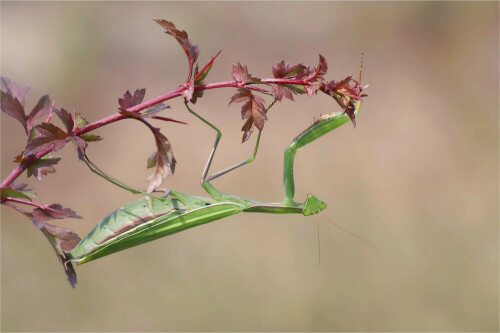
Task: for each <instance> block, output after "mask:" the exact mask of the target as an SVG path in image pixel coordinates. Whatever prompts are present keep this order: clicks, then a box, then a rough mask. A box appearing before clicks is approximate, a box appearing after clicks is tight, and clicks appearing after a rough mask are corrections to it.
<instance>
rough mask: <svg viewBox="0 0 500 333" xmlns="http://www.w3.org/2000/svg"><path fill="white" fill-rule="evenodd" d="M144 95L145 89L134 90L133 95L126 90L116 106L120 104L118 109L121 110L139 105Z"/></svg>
mask: <svg viewBox="0 0 500 333" xmlns="http://www.w3.org/2000/svg"><path fill="white" fill-rule="evenodd" d="M145 95H146V89H144V88H143V89H136V90H135V91H134V95H132V94H131V93H130V91H128V90H127V92H126V93H125V94H123V98H120V99H118V104H120V108H121V109H122V110H125V109H128V108H130V107H132V106H135V105H137V104H140V103H141V102H142V100H143V99H144V96H145Z"/></svg>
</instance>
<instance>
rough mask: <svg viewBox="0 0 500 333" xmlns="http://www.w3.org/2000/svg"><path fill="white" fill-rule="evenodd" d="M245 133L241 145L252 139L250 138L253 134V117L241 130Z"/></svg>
mask: <svg viewBox="0 0 500 333" xmlns="http://www.w3.org/2000/svg"><path fill="white" fill-rule="evenodd" d="M241 130H242V131H243V137H242V138H241V143H243V142H245V141H247V140H248V139H250V136H251V135H252V133H253V117H250V118H248V119H247V121H245V124H243V127H242V128H241Z"/></svg>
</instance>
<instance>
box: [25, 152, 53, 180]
mask: <svg viewBox="0 0 500 333" xmlns="http://www.w3.org/2000/svg"><path fill="white" fill-rule="evenodd" d="M60 159H61V157H46V156H44V157H42V158H40V159H38V160H36V161H35V162H34V163H33V164H31V165H30V166H29V167H28V170H27V172H28V177H31V176H32V175H33V176H35V178H36V179H38V180H42V177H43V176H46V175H47V174H49V173H54V172H56V169H55V168H54V167H53V165H55V164H57V163H58V162H59V160H60Z"/></svg>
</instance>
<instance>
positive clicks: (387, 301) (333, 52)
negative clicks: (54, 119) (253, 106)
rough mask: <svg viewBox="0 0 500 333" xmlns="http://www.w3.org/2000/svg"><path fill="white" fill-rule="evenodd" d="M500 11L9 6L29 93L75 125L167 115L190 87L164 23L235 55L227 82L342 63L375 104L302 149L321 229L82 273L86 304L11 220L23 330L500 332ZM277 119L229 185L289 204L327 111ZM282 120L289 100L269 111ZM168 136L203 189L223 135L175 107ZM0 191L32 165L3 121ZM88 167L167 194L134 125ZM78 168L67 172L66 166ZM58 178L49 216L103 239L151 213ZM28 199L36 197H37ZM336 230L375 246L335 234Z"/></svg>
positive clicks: (232, 118) (9, 261) (63, 174)
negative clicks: (304, 135) (175, 95)
mask: <svg viewBox="0 0 500 333" xmlns="http://www.w3.org/2000/svg"><path fill="white" fill-rule="evenodd" d="M498 6H499V5H498V3H497V2H488V3H468V2H453V3H449V2H446V3H445V2H423V3H409V2H404V3H403V2H401V3H396V2H391V3H387V2H370V3H362V2H355V3H343V2H321V3H319V2H315V3H301V2H276V3H266V2H258V3H253V2H252V3H247V2H234V3H232V2H188V3H176V2H165V3H162V2H152V3H149V2H144V3H136V2H89V3H81V2H50V3H30V2H19V3H17V2H3V3H2V6H1V71H2V75H3V76H6V77H8V78H10V79H13V80H15V81H17V82H19V83H20V84H22V85H30V86H31V90H30V92H29V96H28V97H29V98H28V100H27V106H28V109H31V108H32V106H33V105H34V104H35V103H36V101H37V100H38V98H39V97H40V96H41V95H43V94H45V93H49V94H50V97H51V98H55V99H56V101H57V106H59V107H64V108H66V109H68V110H73V108H74V109H75V110H76V111H77V112H81V113H82V114H83V115H84V116H86V118H87V119H88V120H89V121H95V120H98V119H100V118H103V117H105V116H107V115H109V114H112V113H114V112H116V111H117V107H118V103H117V100H118V98H119V97H121V96H122V95H123V93H124V92H125V91H126V90H127V89H130V90H133V89H136V88H147V90H146V99H148V98H152V97H154V96H157V95H159V94H161V93H164V92H167V91H170V90H172V89H175V88H176V87H177V86H178V85H179V84H181V83H182V82H183V80H184V79H185V77H186V68H187V65H186V59H185V55H184V52H183V51H182V49H181V48H180V47H179V45H178V44H177V42H176V41H175V40H174V39H173V38H172V37H170V36H168V35H165V34H164V33H163V29H162V28H161V27H160V26H158V25H157V24H156V23H154V22H153V21H152V19H153V18H165V19H167V20H171V21H173V22H174V23H175V24H176V25H177V27H179V28H180V29H184V30H186V31H187V32H188V33H189V36H190V38H191V40H192V41H193V43H194V44H196V45H198V46H199V48H200V51H201V53H200V58H199V61H200V64H201V65H203V64H204V63H205V62H206V61H208V60H209V59H210V58H211V57H212V56H213V55H215V54H216V53H217V52H218V51H219V50H221V49H222V54H221V55H220V56H219V58H218V59H217V60H216V62H215V64H214V66H213V68H212V71H211V73H210V75H209V76H208V78H207V82H215V81H221V80H230V79H231V76H230V71H231V64H233V63H236V62H237V61H240V62H241V63H242V64H245V65H247V66H248V69H249V72H250V73H252V74H254V75H256V76H260V77H269V76H271V75H272V72H271V68H272V66H273V65H274V64H276V62H278V61H280V60H282V59H284V60H285V61H287V62H290V63H297V62H302V63H304V64H307V65H316V64H317V61H318V54H322V55H323V56H325V57H326V59H327V61H328V65H329V72H328V74H327V79H329V80H331V79H336V80H338V79H342V78H344V77H345V76H347V75H353V76H354V77H357V75H358V73H359V67H360V58H361V53H362V52H364V54H365V66H364V73H363V81H364V82H363V83H369V84H370V87H369V89H368V90H367V93H368V94H369V97H368V98H366V100H365V103H364V104H363V108H362V110H361V112H360V114H359V115H358V117H357V126H356V128H355V129H353V126H352V124H347V125H345V126H343V127H342V128H339V129H338V130H336V131H334V132H332V133H330V134H329V135H327V136H325V137H323V138H322V139H321V140H318V141H316V142H314V143H313V144H311V145H309V146H307V147H305V148H303V149H301V150H300V151H299V152H298V154H297V159H296V189H297V195H296V198H297V200H303V199H304V198H305V196H306V195H307V193H314V194H315V195H317V196H319V197H320V198H322V199H324V200H325V201H326V202H327V203H328V209H327V210H325V211H323V212H322V213H321V214H319V215H318V222H319V232H320V239H321V242H320V244H321V262H320V265H319V268H318V241H317V229H316V220H315V218H314V217H309V218H305V217H303V216H301V215H283V216H278V215H268V214H240V215H237V216H234V217H230V218H227V219H224V220H221V221H217V222H214V223H210V224H207V225H204V226H201V227H198V228H194V229H191V230H189V231H186V232H182V233H179V234H176V235H173V236H171V237H167V238H163V239H161V240H158V241H155V242H151V243H148V244H145V245H143V246H140V247H137V248H134V249H131V250H127V251H123V252H121V253H117V254H114V255H112V256H108V257H105V258H103V259H100V260H98V261H95V262H92V263H89V264H87V265H83V266H81V267H78V268H77V272H78V278H79V283H78V285H77V288H76V289H75V290H72V289H71V287H70V286H69V285H68V283H67V282H66V278H65V276H64V273H63V271H62V269H61V267H60V264H59V262H58V261H57V259H56V257H55V256H54V254H53V251H52V249H51V248H50V245H49V243H48V242H47V241H46V239H45V238H44V237H43V236H42V234H41V233H40V232H39V231H38V230H36V228H34V226H33V225H32V224H31V223H30V222H29V221H28V220H26V219H25V218H24V217H23V216H21V215H20V214H18V213H16V212H15V211H13V210H11V209H8V208H4V207H2V223H1V259H2V260H1V330H2V331H199V330H202V331H497V330H498V329H499V324H498V323H499V318H498V312H499V307H498V296H499V295H498V293H499V288H498V279H499V257H498V250H499V247H498V245H499V228H498V217H499V210H498V202H499V196H498V180H499V179H498V159H499V156H498V154H499V151H498V148H499V147H498V139H499V138H498V121H499V119H498V106H499V105H498V89H499V86H498V72H499V68H498V57H499V54H498V38H499V35H498V24H499V22H498V21H499V20H498V19H499V17H498V15H499V14H498V12H499V11H498V10H499V8H498ZM234 92H235V91H234V89H229V88H224V89H218V90H213V91H207V92H206V93H205V96H204V97H203V98H202V99H201V100H199V102H198V103H197V104H196V110H197V111H199V112H200V113H201V114H202V115H203V116H205V117H207V118H208V119H209V120H210V121H212V122H213V123H214V124H216V125H217V126H219V127H220V128H221V130H222V131H223V133H224V136H223V139H222V141H221V144H220V149H219V150H218V152H217V155H216V158H215V162H214V164H213V170H214V171H215V170H218V169H221V168H224V167H227V166H228V165H231V164H234V163H236V162H238V161H240V160H242V159H244V158H246V157H248V156H249V155H250V154H251V152H252V151H253V143H254V141H253V140H255V137H256V136H255V135H254V136H253V137H252V139H251V140H250V141H249V142H247V143H245V144H243V145H242V144H241V143H240V142H241V132H240V128H241V126H242V125H243V122H242V121H241V118H240V106H232V107H229V108H228V107H227V103H228V101H229V98H230V96H231V95H232V94H233V93H234ZM295 100H296V102H295V103H292V102H289V101H283V102H282V103H281V104H278V105H276V106H275V107H274V108H273V109H272V110H271V111H270V113H269V121H268V122H267V123H266V125H265V128H264V132H263V136H262V142H261V149H260V151H259V155H258V156H257V159H256V160H255V161H254V162H253V163H252V164H251V165H249V166H246V167H244V168H242V169H239V170H238V171H235V172H233V173H230V174H228V175H226V176H224V177H222V178H220V179H218V180H217V181H215V182H214V185H215V186H217V187H218V188H219V189H220V190H221V191H223V192H226V193H231V194H237V195H241V196H243V197H249V198H254V199H258V200H263V201H280V200H281V199H282V198H283V196H284V193H283V187H282V165H283V161H282V159H283V152H284V149H285V148H286V147H287V145H288V144H289V143H290V141H291V139H292V138H294V137H295V136H296V135H297V134H298V133H299V132H301V131H302V130H303V129H304V128H305V127H307V126H309V125H310V124H311V123H312V121H313V120H314V119H315V118H317V117H318V116H319V115H320V114H325V113H329V112H332V111H338V110H339V108H338V106H337V104H336V103H335V102H334V101H333V100H332V99H331V98H328V97H327V96H326V95H323V94H321V95H317V96H314V97H312V98H308V97H307V96H296V98H295ZM267 102H268V103H269V102H270V99H269V98H267ZM169 104H170V105H171V110H167V111H166V112H165V113H164V115H165V116H167V117H173V118H175V119H179V120H183V121H186V122H188V123H189V125H179V124H173V123H161V124H160V123H158V124H157V125H158V126H160V125H161V127H162V131H163V133H164V134H165V135H166V136H167V137H168V138H169V139H170V140H171V142H172V145H173V149H174V152H175V156H176V158H177V160H178V165H177V169H176V173H175V176H173V177H170V178H169V179H168V180H167V181H166V183H165V187H169V188H173V189H177V190H180V191H183V192H186V193H189V194H196V195H205V194H204V192H203V190H202V189H201V187H200V186H199V179H200V175H201V171H202V168H203V166H204V164H205V161H206V158H207V156H208V153H209V150H210V148H211V145H212V142H213V138H214V133H213V131H211V130H210V129H209V128H207V127H206V126H204V125H203V124H201V123H200V122H199V121H197V120H196V119H195V118H193V117H192V116H191V115H190V114H188V113H187V111H186V110H185V108H184V107H183V103H182V101H181V99H175V100H172V101H170V103H169ZM1 120H2V121H1V139H2V143H1V151H2V154H1V156H2V162H1V168H2V169H1V171H2V172H1V175H2V179H3V178H5V177H6V176H7V175H8V174H9V173H10V171H11V170H12V169H13V168H14V166H15V164H14V163H13V162H12V160H13V157H14V156H15V155H17V154H19V153H20V152H21V151H22V149H23V148H24V145H25V137H24V134H23V133H24V131H23V130H22V127H21V126H20V125H19V123H17V122H16V121H15V120H14V119H12V118H10V117H7V116H5V115H4V114H2V118H1ZM96 134H99V135H101V136H103V137H104V141H102V142H98V143H92V144H90V148H89V150H88V153H89V155H90V156H91V158H93V160H94V162H96V163H97V164H98V165H99V166H101V167H102V168H103V169H104V170H105V171H107V172H109V173H110V174H112V175H114V176H115V177H117V178H119V179H122V180H125V181H127V182H129V183H132V184H134V185H136V186H139V187H142V188H146V186H147V183H146V182H145V178H146V175H147V172H146V168H145V166H146V159H147V157H148V156H149V154H150V153H151V152H152V151H153V150H154V140H153V138H152V136H151V135H150V133H149V132H148V130H147V129H146V128H145V127H144V126H142V125H141V124H139V123H137V122H133V121H123V122H119V123H116V124H113V125H111V126H107V127H105V128H102V129H99V130H97V131H96ZM58 153H59V152H58ZM58 155H60V156H63V157H64V158H63V159H62V161H61V162H60V163H59V164H58V165H56V169H57V173H55V174H50V175H49V176H47V177H45V178H44V180H43V182H38V181H37V180H36V179H33V178H30V179H28V180H27V181H28V182H29V184H30V186H31V187H33V188H34V189H35V190H36V192H37V193H38V197H37V201H38V202H41V203H45V204H50V203H54V202H57V203H61V204H62V205H63V206H64V207H71V208H73V209H74V210H75V211H76V212H77V213H78V214H79V215H82V216H83V217H84V219H83V220H71V219H69V220H65V221H62V222H59V221H56V222H55V224H57V225H61V226H65V227H68V228H71V229H73V230H75V231H76V232H77V233H78V234H79V235H80V236H84V235H85V234H86V233H87V232H88V231H89V230H90V229H91V228H92V227H93V226H94V225H95V224H96V223H97V222H98V221H99V220H100V219H102V218H103V217H104V216H106V215H107V214H109V213H110V212H111V211H113V210H115V209H117V208H118V207H120V206H122V205H123V204H126V203H128V202H130V201H133V200H135V199H137V196H133V195H131V194H130V193H128V192H125V191H123V190H121V189H119V188H117V187H115V186H113V185H111V184H109V183H107V182H104V181H103V180H102V179H100V178H99V177H97V176H96V175H94V174H92V173H90V172H89V170H88V169H87V168H86V166H85V165H84V164H83V163H81V162H78V159H77V155H76V152H75V151H74V150H73V149H72V147H71V145H68V146H67V147H66V148H65V149H64V150H62V151H61V152H60V154H58ZM20 180H26V178H25V177H22V178H20ZM328 219H330V220H332V221H334V222H335V223H336V224H337V225H339V226H341V227H342V228H345V229H347V230H349V231H350V232H352V233H354V234H355V235H357V236H359V237H361V238H363V239H365V240H367V241H368V242H369V243H371V244H373V245H374V247H373V246H370V245H368V244H367V243H365V242H362V241H360V240H359V239H357V238H355V237H353V236H351V235H350V234H349V233H347V232H346V231H344V230H342V229H340V228H338V227H336V226H334V225H332V224H331V223H330V222H328Z"/></svg>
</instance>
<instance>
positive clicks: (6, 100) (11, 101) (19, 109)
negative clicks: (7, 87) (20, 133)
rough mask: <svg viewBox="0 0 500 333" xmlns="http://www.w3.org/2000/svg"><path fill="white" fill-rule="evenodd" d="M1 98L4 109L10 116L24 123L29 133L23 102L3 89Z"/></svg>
mask: <svg viewBox="0 0 500 333" xmlns="http://www.w3.org/2000/svg"><path fill="white" fill-rule="evenodd" d="M1 98H2V100H1V108H2V111H3V112H5V113H6V114H8V115H9V116H11V117H13V118H15V119H17V120H18V121H19V122H20V123H21V125H23V127H24V130H25V131H26V133H28V127H27V125H26V115H25V114H24V107H23V106H22V104H21V102H20V101H19V100H18V99H17V98H15V97H13V96H12V95H9V94H8V93H7V92H4V91H3V90H2V92H1Z"/></svg>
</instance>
